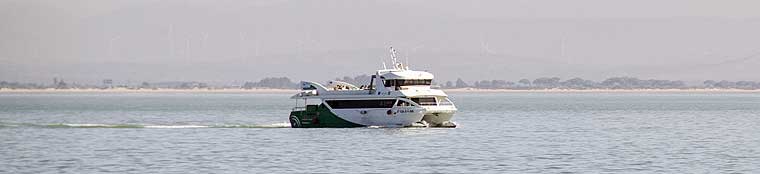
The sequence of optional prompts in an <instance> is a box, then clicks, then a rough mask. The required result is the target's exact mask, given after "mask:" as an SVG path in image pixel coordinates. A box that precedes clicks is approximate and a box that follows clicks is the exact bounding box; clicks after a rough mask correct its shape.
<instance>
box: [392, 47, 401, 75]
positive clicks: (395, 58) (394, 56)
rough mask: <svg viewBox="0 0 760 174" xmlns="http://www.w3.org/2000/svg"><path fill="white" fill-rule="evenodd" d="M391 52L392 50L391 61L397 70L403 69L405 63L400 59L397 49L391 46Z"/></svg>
mask: <svg viewBox="0 0 760 174" xmlns="http://www.w3.org/2000/svg"><path fill="white" fill-rule="evenodd" d="M390 52H391V63H393V68H394V69H397V70H403V69H404V64H403V63H401V62H399V61H398V56H397V53H396V50H395V49H393V47H391V48H390Z"/></svg>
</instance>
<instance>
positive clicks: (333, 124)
mask: <svg viewBox="0 0 760 174" xmlns="http://www.w3.org/2000/svg"><path fill="white" fill-rule="evenodd" d="M290 125H291V126H292V127H302V128H347V127H363V126H364V125H360V124H356V123H352V122H350V121H346V120H344V119H343V118H340V117H338V116H337V115H335V114H334V113H333V112H332V111H330V109H328V108H327V107H326V106H325V105H324V104H320V105H319V106H317V105H309V106H306V110H305V111H293V112H290Z"/></svg>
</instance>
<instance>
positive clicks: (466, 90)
mask: <svg viewBox="0 0 760 174" xmlns="http://www.w3.org/2000/svg"><path fill="white" fill-rule="evenodd" d="M443 90H444V91H445V92H449V93H535V92H537V93H541V92H551V93H563V92H573V93H575V92H588V93H615V92H623V93H636V92H700V93H711V92H716V93H717V92H721V93H760V90H744V89H477V88H457V89H443ZM69 92H71V93H297V92H298V90H296V89H271V88H256V89H240V88H224V89H127V88H113V89H53V88H49V89H8V88H0V93H69Z"/></svg>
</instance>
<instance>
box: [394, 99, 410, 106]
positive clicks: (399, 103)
mask: <svg viewBox="0 0 760 174" xmlns="http://www.w3.org/2000/svg"><path fill="white" fill-rule="evenodd" d="M396 106H412V104H411V103H409V102H406V101H403V100H399V101H398V104H396Z"/></svg>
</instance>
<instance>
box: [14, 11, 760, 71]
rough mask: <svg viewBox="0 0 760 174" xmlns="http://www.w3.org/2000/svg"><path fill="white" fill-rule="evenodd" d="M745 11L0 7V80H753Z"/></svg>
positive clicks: (759, 18) (750, 20) (754, 52)
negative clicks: (387, 72) (393, 72)
mask: <svg viewBox="0 0 760 174" xmlns="http://www.w3.org/2000/svg"><path fill="white" fill-rule="evenodd" d="M757 7H760V1H756V0H724V1H714V0H636V1H630V0H628V1H621V0H573V1H567V0H495V1H452V0H429V1H428V0H386V1H379V0H378V1H364V0H343V1H299V0H293V1H284V0H263V1H251V0H219V1H207V0H205V1H200V0H186V1H175V0H91V1H82V0H67V1H60V0H0V81H19V82H35V83H50V82H51V81H52V79H53V78H63V79H65V80H67V81H73V82H79V83H99V82H100V81H101V80H103V79H113V80H114V82H115V83H125V82H130V83H139V82H142V81H147V82H161V81H202V82H208V83H212V84H225V83H242V82H245V81H258V80H259V79H261V78H264V77H283V76H284V77H290V78H291V79H293V80H294V81H297V80H314V81H321V80H328V79H333V78H335V77H343V76H355V75H360V74H370V73H373V72H374V71H375V70H377V69H378V68H380V67H382V62H383V61H385V62H388V61H389V54H388V47H389V46H393V47H394V48H396V49H397V50H398V52H399V53H400V55H401V57H402V60H404V61H407V62H408V64H409V65H410V66H411V68H412V69H416V70H426V71H430V72H432V73H433V74H435V75H436V78H437V79H439V80H440V81H446V80H455V79H456V78H463V79H465V80H483V79H489V80H491V79H499V80H510V81H517V80H519V79H521V78H529V79H534V78H538V77H560V78H563V79H570V78H573V77H581V78H586V79H592V80H603V79H605V78H607V77H615V76H630V77H638V78H642V79H651V78H654V79H671V80H686V81H702V80H708V79H713V80H718V79H720V80H723V79H725V80H755V81H759V80H760V75H758V74H760V68H758V67H760V33H759V32H758V31H760V10H757Z"/></svg>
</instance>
